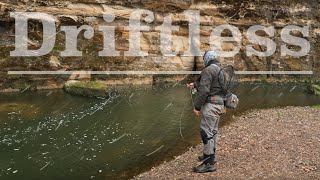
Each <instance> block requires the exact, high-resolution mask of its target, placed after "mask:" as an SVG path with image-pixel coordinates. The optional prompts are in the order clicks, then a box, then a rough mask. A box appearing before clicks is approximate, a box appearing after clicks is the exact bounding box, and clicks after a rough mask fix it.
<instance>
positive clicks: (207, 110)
mask: <svg viewBox="0 0 320 180" xmlns="http://www.w3.org/2000/svg"><path fill="white" fill-rule="evenodd" d="M203 60H204V63H205V66H206V67H205V69H204V70H203V71H202V72H201V74H200V76H199V78H198V79H197V81H196V82H193V83H190V84H188V85H187V87H188V88H190V89H194V88H195V89H196V90H197V92H198V96H197V98H196V100H195V103H194V110H193V111H194V114H195V115H196V116H198V117H200V119H201V120H200V135H201V138H202V141H203V144H204V147H203V156H199V157H198V159H199V160H200V161H203V163H202V164H200V165H199V166H197V167H194V169H193V170H194V172H197V173H204V172H212V171H215V170H216V168H215V163H216V159H215V158H216V146H217V137H218V124H219V120H220V116H221V115H222V114H224V113H225V106H226V107H230V108H236V106H237V104H238V102H239V100H238V99H237V97H236V96H235V95H233V94H231V93H230V92H229V91H228V90H227V89H226V87H225V86H224V84H225V81H226V79H225V75H224V73H221V72H222V70H223V69H222V67H221V64H220V62H219V60H218V58H217V53H216V52H215V51H207V52H206V53H205V54H204V56H203Z"/></svg>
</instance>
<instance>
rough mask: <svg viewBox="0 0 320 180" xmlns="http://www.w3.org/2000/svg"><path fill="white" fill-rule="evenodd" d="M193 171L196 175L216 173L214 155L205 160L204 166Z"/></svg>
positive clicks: (201, 165)
mask: <svg viewBox="0 0 320 180" xmlns="http://www.w3.org/2000/svg"><path fill="white" fill-rule="evenodd" d="M193 171H194V172H196V173H206V172H213V171H216V168H215V165H214V155H213V154H212V155H208V158H206V159H205V160H204V162H203V163H202V164H200V165H199V166H197V167H194V168H193Z"/></svg>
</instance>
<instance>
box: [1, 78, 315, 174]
mask: <svg viewBox="0 0 320 180" xmlns="http://www.w3.org/2000/svg"><path fill="white" fill-rule="evenodd" d="M237 94H238V95H239V97H240V100H241V101H240V106H239V109H238V111H237V112H235V111H229V112H228V114H227V115H226V116H225V117H223V120H222V125H226V124H228V123H232V118H231V117H232V116H233V115H238V114H239V113H243V112H245V111H247V110H250V109H256V108H271V107H281V106H309V105H315V104H320V99H319V98H318V97H315V96H310V95H307V94H305V93H304V88H303V86H302V85H295V84H285V85H266V84H242V85H240V87H239V89H238V92H237ZM0 99H1V104H0V136H1V140H0V178H1V179H7V178H10V179H21V178H23V179H26V178H27V179H42V178H46V179H50V178H52V179H57V178H58V179H90V178H92V179H128V178H130V177H132V176H134V175H137V174H138V173H141V172H143V171H145V170H148V169H150V168H151V167H152V166H154V165H157V164H159V163H161V162H163V161H164V160H170V159H172V157H173V156H176V155H179V154H181V153H183V152H185V151H187V150H188V148H189V147H191V146H194V145H197V144H198V143H199V142H200V138H199V134H198V133H199V128H198V120H197V119H196V118H195V117H194V116H193V115H192V102H191V97H190V93H189V91H188V90H187V89H186V88H185V87H182V86H180V87H174V88H157V89H155V90H132V91H130V92H118V93H114V94H112V95H111V96H110V97H109V98H108V99H88V98H82V97H76V96H71V95H68V94H65V93H63V92H62V91H42V92H29V93H23V94H6V95H0Z"/></svg>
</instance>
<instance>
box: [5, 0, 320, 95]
mask: <svg viewBox="0 0 320 180" xmlns="http://www.w3.org/2000/svg"><path fill="white" fill-rule="evenodd" d="M319 7H320V5H319V2H318V1H316V0H307V1H290V2H285V1H273V0H265V1H257V0H246V1H245V0H244V1H235V0H234V1H233V0H226V1H214V2H211V1H205V0H193V1H191V0H163V1H156V0H124V1H122V0H121V1H120V0H117V1H113V0H60V1H56V0H37V1H35V3H33V1H28V0H23V1H22V0H15V1H11V0H10V1H9V0H1V1H0V52H1V55H2V56H1V58H0V68H1V73H0V76H1V78H0V89H8V88H13V89H17V88H18V89H19V88H21V87H16V85H14V84H16V82H24V83H26V84H28V85H31V87H33V88H34V89H37V87H38V86H39V87H43V84H45V83H46V82H49V81H50V82H55V83H58V84H59V83H63V82H65V81H67V80H68V79H75V78H73V77H74V76H75V75H72V76H73V77H69V76H67V75H63V76H52V75H48V76H41V78H40V77H39V76H35V75H33V76H19V77H18V78H12V77H10V76H9V75H7V71H9V70H19V71H20V70H21V71H29V70H48V71H52V70H67V71H68V70H73V71H78V70H94V71H107V70H112V71H118V70H119V71H123V70H154V71H177V70H186V71H190V70H201V68H202V67H203V65H202V63H201V60H200V59H201V58H200V57H184V56H182V54H183V53H184V52H185V51H187V50H188V49H189V48H190V47H189V46H190V44H189V37H188V36H189V29H188V22H189V21H188V17H186V16H185V15H184V14H183V12H184V11H185V10H200V13H201V17H200V21H201V22H200V24H201V30H200V35H201V39H200V41H201V42H199V45H200V48H201V50H202V51H205V50H207V49H209V48H210V35H211V32H212V30H213V29H214V28H215V27H216V26H218V25H222V24H230V25H234V26H236V27H238V28H239V29H240V31H241V35H242V41H241V44H240V46H241V52H240V53H238V54H237V55H236V56H235V57H233V58H222V59H221V60H222V63H223V64H232V65H234V67H235V68H236V70H238V71H283V70H286V71H291V70H294V71H302V70H303V71H313V72H314V75H313V76H312V77H311V78H314V79H317V78H318V77H319V74H320V63H319V53H318V52H319V50H320V46H319V43H318V40H320V26H319V19H320V11H319ZM137 9H146V10H150V11H152V12H153V13H154V21H153V22H152V23H145V22H143V23H144V24H146V25H148V26H149V27H150V31H146V32H141V49H142V50H143V51H145V52H148V53H149V56H148V57H124V56H123V55H124V52H125V51H128V49H129V41H128V38H129V32H128V30H127V28H126V27H127V26H128V24H129V18H130V15H131V14H132V12H134V11H135V10H137ZM20 11H27V12H44V13H47V14H49V15H51V16H52V17H53V18H54V19H55V24H56V28H57V31H58V30H59V29H60V27H61V26H78V27H79V26H81V25H90V26H92V27H93V28H94V29H95V36H94V37H93V38H92V39H89V40H87V39H85V38H84V36H83V33H80V34H79V40H78V46H79V47H78V49H79V50H81V51H83V56H82V57H60V52H61V51H63V50H64V48H65V38H66V37H65V35H64V33H61V32H58V33H57V41H56V45H55V48H54V49H53V51H52V52H51V53H50V54H48V55H46V56H42V57H27V58H23V57H10V56H9V52H10V51H12V50H13V49H14V35H15V34H14V19H12V18H10V15H9V13H10V12H20ZM104 13H113V14H114V15H115V16H116V18H115V20H114V21H113V22H111V23H107V22H105V21H104V19H103V14H104ZM168 15H171V17H172V22H173V24H174V25H176V26H179V31H174V32H173V36H172V37H173V48H175V47H177V46H179V47H180V51H179V53H178V56H177V57H164V56H163V55H162V54H161V51H160V32H159V31H158V30H156V29H157V28H156V27H158V26H160V25H161V24H162V23H163V21H164V18H165V17H166V16H168ZM106 25H107V26H115V27H116V44H115V47H116V50H118V51H120V52H121V53H120V54H121V56H120V57H99V56H98V51H101V50H102V49H103V41H104V38H103V36H102V33H101V32H100V31H98V27H99V26H106ZM252 25H264V26H275V27H276V36H275V37H274V38H272V39H273V40H274V41H275V42H276V43H277V51H276V53H275V54H274V55H273V56H271V57H266V58H261V57H256V56H254V57H247V56H246V54H245V52H246V45H249V44H250V42H249V41H248V40H247V38H246V34H245V33H246V31H247V29H248V28H249V27H250V26H252ZM286 25H299V26H307V25H308V26H310V37H308V38H306V39H308V40H309V41H310V43H311V47H312V48H311V51H310V53H309V54H308V56H305V57H301V58H293V57H281V56H280V46H281V45H282V44H284V43H283V41H282V40H281V38H280V32H281V30H282V28H283V27H284V26H286ZM223 34H224V35H226V36H227V35H230V34H229V33H228V32H224V33H223ZM298 35H299V34H298ZM41 42H42V26H41V24H40V23H39V21H36V20H33V21H30V23H29V41H28V45H29V47H30V48H34V49H37V48H39V47H40V46H41ZM222 46H223V49H224V50H229V51H231V50H232V49H233V48H234V47H236V46H238V44H237V43H236V42H226V43H223V45H222ZM254 47H255V49H258V50H261V51H263V50H265V48H264V47H261V46H257V45H255V46H254ZM156 77H158V76H154V78H156ZM255 77H257V76H255ZM39 78H40V79H41V80H39ZM97 78H98V79H99V78H100V76H99V77H98V76H94V75H93V76H90V79H97ZM258 78H260V79H262V78H267V77H264V76H259V77H258ZM268 78H270V77H268ZM285 78H294V79H300V78H310V77H307V76H285ZM86 80H88V79H87V78H86ZM154 81H155V82H158V80H157V79H154ZM124 83H125V82H124Z"/></svg>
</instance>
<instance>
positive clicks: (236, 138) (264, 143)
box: [134, 106, 320, 179]
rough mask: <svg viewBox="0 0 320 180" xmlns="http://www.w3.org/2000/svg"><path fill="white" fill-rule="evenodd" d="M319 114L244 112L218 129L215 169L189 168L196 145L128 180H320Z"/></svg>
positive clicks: (311, 109)
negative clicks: (200, 170) (173, 158)
mask: <svg viewBox="0 0 320 180" xmlns="http://www.w3.org/2000/svg"><path fill="white" fill-rule="evenodd" d="M319 114H320V108H319V106H315V107H285V108H281V109H280V108H273V109H267V110H253V111H250V112H248V113H246V114H245V115H242V116H240V117H237V118H236V119H235V121H234V122H232V123H231V124H230V125H228V126H224V127H222V128H221V129H220V141H219V148H218V164H217V169H218V170H217V172H213V173H206V174H196V173H193V172H192V167H193V166H196V165H197V164H198V163H199V162H197V160H196V157H197V155H199V154H200V153H201V145H199V146H197V147H194V148H191V149H190V150H189V151H188V152H186V153H184V154H182V155H180V156H178V157H176V158H175V160H173V161H171V162H165V163H163V164H162V165H160V166H158V167H154V168H152V169H151V170H150V171H148V172H145V173H143V174H140V175H138V176H136V177H134V179H261V178H266V179H320V151H319V149H320V131H319V129H320V117H319Z"/></svg>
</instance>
